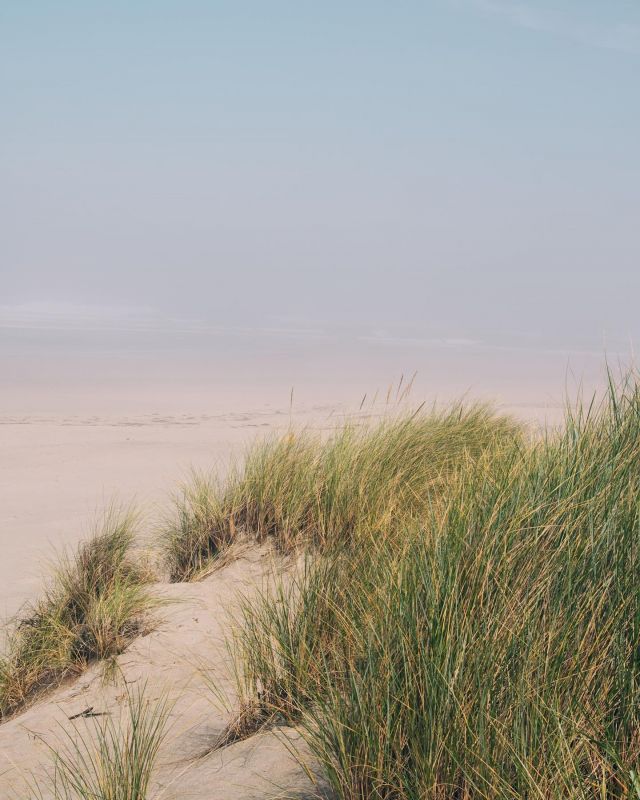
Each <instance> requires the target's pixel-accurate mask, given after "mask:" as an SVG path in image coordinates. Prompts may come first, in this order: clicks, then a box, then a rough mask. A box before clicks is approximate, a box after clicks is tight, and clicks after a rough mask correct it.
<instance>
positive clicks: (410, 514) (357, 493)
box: [164, 405, 520, 581]
mask: <svg viewBox="0 0 640 800" xmlns="http://www.w3.org/2000/svg"><path fill="white" fill-rule="evenodd" d="M519 437H520V430H519V428H518V426H517V425H515V424H514V423H513V422H511V421H510V420H507V419H506V418H499V417H496V416H495V415H494V414H493V413H492V411H491V410H490V409H489V408H487V407H486V406H483V405H476V406H471V407H468V408H465V407H463V406H456V407H454V408H451V409H449V410H447V411H446V412H435V411H433V412H431V413H429V412H427V411H424V410H423V409H419V410H418V411H417V412H414V413H412V414H406V415H400V416H393V417H390V418H386V419H383V420H382V421H378V422H376V423H372V424H365V423H363V424H355V423H347V424H345V425H343V426H342V427H339V428H338V429H336V431H335V432H334V434H333V435H332V436H330V437H329V438H328V439H322V438H321V437H319V436H318V435H316V434H315V433H313V432H310V431H304V430H303V431H290V432H289V433H287V434H285V435H284V436H280V437H278V438H273V439H269V440H267V441H265V442H259V443H258V444H256V445H255V446H254V447H253V448H252V449H251V450H250V451H249V452H248V454H247V457H246V459H245V461H244V464H243V466H242V468H241V469H236V470H235V471H233V472H232V473H231V474H230V476H229V477H228V478H227V479H226V481H224V482H223V483H221V484H220V483H218V482H217V481H215V480H214V479H211V478H208V477H206V476H195V477H194V480H193V481H192V483H191V484H190V485H188V486H187V487H185V489H184V490H183V492H182V494H181V495H180V496H179V497H178V499H177V503H176V509H175V515H174V517H173V518H172V519H171V520H170V522H169V524H168V525H167V528H166V531H165V536H164V541H165V552H166V558H167V562H168V565H169V571H170V574H171V577H172V580H176V581H179V580H190V579H192V578H194V577H195V576H197V575H198V574H199V573H200V572H201V571H202V569H203V567H206V565H207V564H208V563H209V562H210V560H211V559H212V558H214V557H215V556H216V555H217V554H218V553H220V551H221V550H223V549H224V547H225V546H226V545H227V544H228V543H229V542H230V541H232V540H233V539H234V537H235V536H236V535H237V533H238V532H247V533H250V534H251V535H254V536H256V537H257V538H258V539H265V538H271V539H273V540H274V541H275V542H276V544H277V545H278V547H279V548H280V549H281V550H283V551H285V552H288V551H291V550H292V549H293V548H295V547H298V546H300V545H301V544H306V545H314V546H318V547H320V548H327V547H337V546H339V545H340V543H341V542H344V541H352V540H353V539H354V538H357V537H359V536H360V535H366V536H367V537H373V536H376V535H379V536H381V537H383V536H386V535H388V533H389V531H391V530H393V529H394V528H395V527H396V526H397V525H398V523H399V522H401V521H402V522H403V521H405V520H406V519H407V518H420V517H421V516H422V515H423V514H424V513H425V511H426V510H427V508H428V507H429V505H430V504H431V503H432V502H433V500H434V498H435V497H436V495H437V493H438V490H439V489H442V487H443V486H444V485H445V484H446V482H447V481H448V480H449V479H450V477H451V475H452V474H453V473H454V472H455V471H456V470H458V469H460V468H461V466H462V465H463V464H465V463H467V462H474V461H475V460H477V459H478V458H480V457H481V455H482V454H483V453H485V452H486V451H487V450H490V449H499V448H500V447H504V446H506V445H511V444H512V443H513V442H514V440H518V439H519Z"/></svg>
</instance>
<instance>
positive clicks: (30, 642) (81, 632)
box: [0, 510, 152, 721]
mask: <svg viewBox="0 0 640 800" xmlns="http://www.w3.org/2000/svg"><path fill="white" fill-rule="evenodd" d="M135 522H136V520H135V515H134V514H132V513H131V512H117V511H115V510H112V511H109V512H108V513H107V514H105V517H104V520H103V522H102V526H101V528H100V529H99V530H97V531H96V533H95V534H94V535H93V537H92V538H91V539H89V540H88V541H87V542H85V543H84V544H82V545H80V547H79V548H78V550H77V551H76V552H75V554H73V555H71V556H65V557H64V558H63V559H62V560H61V561H60V563H59V564H58V565H57V568H56V571H55V574H54V577H53V580H52V581H51V584H50V586H49V588H48V590H47V591H46V593H45V594H44V596H43V597H42V599H41V600H40V601H38V602H37V603H35V604H34V605H33V606H32V607H30V608H28V609H27V611H26V613H25V614H24V615H23V616H21V618H20V619H19V620H18V621H16V622H15V623H14V624H13V625H12V626H11V628H10V630H9V632H8V636H7V642H6V648H5V652H4V654H3V655H2V656H1V657H0V721H1V720H2V719H3V718H6V717H7V716H9V715H11V714H12V713H14V712H15V711H16V710H18V709H19V708H20V707H21V706H22V705H24V703H25V702H26V701H27V700H29V699H30V698H31V697H33V696H34V695H36V694H38V693H39V692H41V691H42V690H44V689H47V688H50V687H52V686H55V685H56V684H57V683H59V682H60V680H62V679H63V678H65V677H67V676H69V675H74V674H77V673H79V672H81V671H82V670H83V669H85V667H86V666H87V664H88V663H90V662H91V661H94V660H97V659H102V658H109V657H111V656H115V655H117V654H118V653H120V652H122V651H123V650H124V648H125V647H126V646H127V644H128V643H129V642H130V641H131V640H132V639H133V638H135V636H137V635H138V634H139V633H140V631H141V630H142V627H143V617H144V614H145V612H146V611H147V610H148V609H149V608H150V607H151V605H152V600H151V597H150V595H149V594H148V592H147V589H146V586H145V583H146V580H147V576H146V573H145V571H144V570H143V569H141V568H140V567H139V566H137V565H136V564H134V562H133V560H132V558H131V556H130V551H131V547H132V544H133V537H134V529H135Z"/></svg>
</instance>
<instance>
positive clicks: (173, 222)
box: [0, 0, 640, 339]
mask: <svg viewBox="0 0 640 800" xmlns="http://www.w3.org/2000/svg"><path fill="white" fill-rule="evenodd" d="M0 94H1V96H0V100H1V103H0V143H1V149H0V220H1V222H0V225H1V229H0V306H4V307H5V310H6V308H7V307H10V308H13V307H14V306H17V305H21V304H34V303H37V304H41V305H40V306H38V307H42V308H47V307H49V306H51V307H54V308H55V307H56V306H57V305H60V304H62V305H63V306H65V307H66V306H73V305H79V306H108V307H113V308H121V307H125V308H130V307H135V308H137V307H144V308H150V309H154V310H158V311H159V312H161V313H164V314H169V315H173V316H181V317H194V318H195V317H198V318H205V319H208V320H214V321H219V322H221V323H222V324H227V323H233V322H237V321H247V320H252V321H258V322H260V323H263V322H264V323H265V324H270V323H273V322H278V323H285V324H292V325H314V324H323V325H324V324H332V323H339V324H347V323H356V324H362V325H371V326H377V327H383V328H392V327H393V326H396V325H406V326H418V327H430V328H433V329H434V330H435V329H437V330H442V331H444V332H446V333H448V334H449V335H457V334H459V335H468V334H473V333H474V332H476V331H483V330H488V329H490V330H493V331H497V332H499V333H500V334H501V335H502V334H504V335H505V336H510V335H515V334H518V333H532V334H539V333H544V334H549V335H552V336H556V337H558V338H559V339H562V338H563V337H564V338H570V337H573V336H577V337H589V338H593V337H596V338H597V337H598V336H600V335H601V334H602V333H603V332H605V333H607V334H616V335H630V336H633V337H640V315H638V313H637V305H638V297H639V296H640V261H639V256H640V149H639V148H640V3H638V2H637V0H627V1H626V2H624V1H623V0H606V2H605V0H573V1H572V2H568V0H541V1H540V2H534V0H521V1H518V0H513V2H512V1H511V0H434V1H433V2H428V1H427V0H421V1H420V2H418V0H399V1H398V2H378V1H376V0H367V1H366V2H356V1H355V0H354V1H353V2H349V0H340V2H334V1H333V0H323V2H317V0H316V1H314V2H312V1H311V0H309V2H306V1H305V0H290V2H280V1H279V0H269V1H267V0H254V2H245V1H244V0H229V1H228V2H215V0H208V2H207V1H205V0H153V2H152V1H151V0H136V2H131V0H126V1H124V0H109V2H96V1H94V0H63V1H62V2H61V1H60V0H56V1H55V2H54V0H50V1H47V0H30V2H20V0H3V2H2V3H1V4H0Z"/></svg>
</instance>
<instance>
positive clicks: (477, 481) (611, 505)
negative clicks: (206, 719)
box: [237, 378, 640, 800]
mask: <svg viewBox="0 0 640 800" xmlns="http://www.w3.org/2000/svg"><path fill="white" fill-rule="evenodd" d="M422 485H423V486H424V484H422ZM430 485H431V484H429V486H430ZM414 487H415V484H414ZM439 492H440V496H441V497H442V498H443V502H439V503H433V502H432V503H430V505H429V507H428V509H427V507H426V506H425V505H424V504H422V505H420V506H419V507H420V508H421V510H422V512H423V515H422V517H419V516H417V515H412V514H407V515H404V517H403V519H402V524H400V525H395V526H393V525H392V526H391V527H390V528H389V529H388V530H389V534H388V535H386V536H382V537H381V536H380V532H379V530H377V529H376V528H375V527H373V528H371V533H372V535H371V537H370V538H369V539H367V537H366V534H365V532H364V531H361V535H360V537H359V540H358V542H359V543H358V547H356V548H353V547H344V546H343V544H342V543H340V545H338V542H339V540H335V539H334V540H332V544H331V546H330V547H329V548H325V549H323V550H322V551H321V552H320V554H319V555H318V556H317V563H316V567H315V568H313V569H309V570H306V571H305V572H303V573H302V574H300V576H299V577H298V578H296V579H295V580H294V581H293V582H292V583H291V582H289V583H288V584H286V585H285V584H282V586H281V587H280V588H278V589H277V590H276V591H275V592H265V593H264V594H263V595H262V596H261V597H259V598H258V600H256V601H253V602H252V603H249V604H247V606H246V607H245V610H244V621H243V626H242V629H241V631H240V633H239V638H238V642H237V648H238V649H237V654H238V657H239V674H240V675H241V676H242V691H243V704H244V707H246V708H248V707H251V706H250V703H251V701H253V703H254V704H256V705H257V706H258V707H260V705H262V708H261V709H260V715H262V716H264V715H265V714H268V713H269V712H270V711H271V712H272V713H278V714H281V715H283V716H284V717H285V718H286V719H287V720H288V721H291V722H296V723H297V724H299V725H301V726H302V729H303V730H304V732H305V736H306V738H307V740H308V742H309V744H310V745H311V747H312V749H313V751H314V753H315V755H316V757H317V758H318V760H319V763H320V764H321V767H322V770H323V772H324V774H325V776H326V777H327V778H328V780H329V782H330V784H331V785H332V787H333V790H334V792H335V793H336V796H337V797H338V798H340V800H429V799H433V800H441V799H442V800H449V799H451V800H454V798H455V800H475V799H476V798H483V800H484V799H485V798H486V800H494V798H501V799H502V798H505V799H506V798H513V800H516V799H517V798H541V799H542V798H544V799H545V800H546V799H547V798H549V800H561V798H562V799H563V800H564V799H565V798H570V800H574V799H575V800H596V799H598V800H609V799H610V798H629V799H631V798H640V779H639V777H638V775H639V772H640V648H639V646H638V643H639V642H640V386H639V384H638V382H637V381H636V380H635V379H634V378H631V379H629V380H627V381H626V382H624V383H623V384H622V385H620V386H616V385H613V384H611V386H610V391H609V394H608V396H607V398H606V399H605V400H604V401H603V402H602V403H601V404H599V405H597V404H594V405H592V406H591V407H589V408H588V409H587V410H585V411H582V410H580V411H577V412H571V411H567V417H566V421H565V426H564V428H563V430H562V431H560V432H557V433H552V432H549V433H547V434H546V435H545V436H543V437H542V438H541V439H540V440H538V441H531V442H520V443H519V444H518V445H517V446H515V447H511V448H505V447H502V446H496V447H493V448H490V449H489V450H488V451H486V452H485V453H484V455H482V456H481V457H480V458H476V459H475V460H473V461H466V463H465V464H463V465H462V467H461V468H459V469H456V470H454V471H452V472H449V473H448V474H447V480H446V487H445V488H443V489H441V490H439Z"/></svg>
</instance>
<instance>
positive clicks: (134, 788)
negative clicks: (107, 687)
mask: <svg viewBox="0 0 640 800" xmlns="http://www.w3.org/2000/svg"><path fill="white" fill-rule="evenodd" d="M144 693H145V687H144V686H143V687H141V688H138V689H136V690H129V689H128V688H127V704H126V712H125V714H124V715H121V716H120V717H112V716H111V715H106V716H104V717H100V718H99V719H98V721H97V722H96V721H95V720H93V719H92V720H91V722H89V723H87V722H86V721H83V724H82V729H81V728H80V726H79V725H76V726H75V727H74V730H73V731H72V732H69V731H64V732H63V744H62V746H61V747H60V748H59V749H57V748H54V747H52V746H49V749H50V752H51V756H52V759H53V767H52V769H51V771H50V774H49V776H48V778H47V779H46V780H44V781H40V782H36V784H35V787H34V788H33V789H32V797H34V798H37V799H38V800H42V798H44V797H45V796H46V797H52V798H53V800H146V798H147V797H148V792H149V787H150V782H151V774H152V771H153V768H154V765H155V763H156V760H157V757H158V751H159V748H160V745H161V744H162V742H163V740H164V737H165V729H166V723H167V718H168V714H169V706H168V704H167V702H166V700H161V701H160V702H157V703H154V704H153V705H152V704H150V703H149V702H148V701H147V700H146V699H145V696H144Z"/></svg>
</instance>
